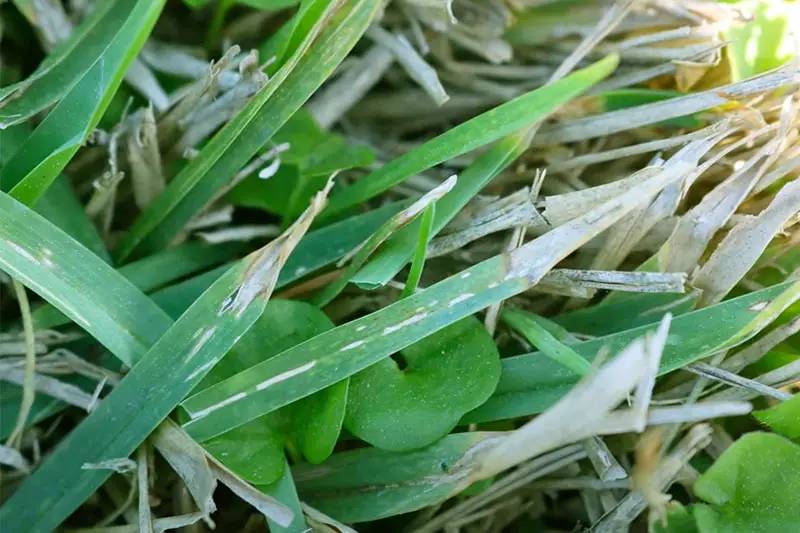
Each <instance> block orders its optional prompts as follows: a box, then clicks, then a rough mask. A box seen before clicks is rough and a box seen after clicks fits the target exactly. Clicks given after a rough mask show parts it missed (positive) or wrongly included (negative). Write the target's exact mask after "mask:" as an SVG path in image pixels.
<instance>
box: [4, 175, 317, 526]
mask: <svg viewBox="0 0 800 533" xmlns="http://www.w3.org/2000/svg"><path fill="white" fill-rule="evenodd" d="M329 188H330V186H329V187H327V188H326V189H325V190H324V191H323V192H321V193H320V194H318V195H317V197H316V198H315V200H314V202H313V203H312V205H311V207H309V209H308V210H307V211H306V213H305V214H304V215H303V216H302V217H301V218H300V219H299V220H298V221H297V222H296V223H295V224H294V225H293V226H292V227H291V228H290V229H289V230H288V231H287V232H286V233H285V234H284V235H283V236H282V237H281V238H279V239H276V240H275V241H273V242H272V243H270V244H268V245H267V246H265V247H264V248H262V249H261V250H258V251H256V252H254V253H253V254H251V255H250V256H248V257H247V258H246V259H245V260H244V261H242V262H241V263H239V264H237V265H236V266H234V267H233V268H231V269H230V270H229V271H228V272H227V273H226V274H225V275H224V276H222V278H220V279H219V280H217V282H216V283H214V285H212V286H211V288H209V289H208V291H206V292H205V293H204V295H203V296H202V297H201V298H200V299H199V300H198V301H197V302H195V303H194V305H192V307H191V308H190V309H189V310H188V311H187V312H186V313H184V315H183V316H182V317H181V318H180V319H179V320H178V321H177V322H175V324H174V325H173V326H172V327H171V328H169V330H168V331H167V332H166V333H165V334H164V335H163V336H162V337H161V338H160V339H159V340H158V342H156V343H155V344H153V346H152V348H151V349H150V350H149V351H148V352H147V354H146V355H145V356H144V357H143V358H142V359H141V360H140V361H139V363H138V364H136V365H135V366H134V367H133V368H132V369H131V371H130V373H128V374H127V375H126V376H125V378H124V379H123V380H122V382H121V383H120V384H119V385H118V386H117V387H116V388H115V389H114V391H113V392H112V393H111V394H110V395H108V396H107V397H106V398H105V399H104V400H103V402H102V403H101V404H100V406H99V407H98V408H97V410H95V411H93V412H92V413H91V414H90V415H89V416H88V417H87V418H86V419H85V420H84V421H83V422H81V424H80V425H78V427H77V428H76V429H75V430H74V431H73V432H72V433H70V435H69V436H68V437H67V438H66V439H64V440H63V441H62V442H61V445H60V446H59V447H58V449H57V450H56V451H55V452H54V453H53V454H52V455H51V456H50V457H49V458H48V460H47V461H45V462H44V463H43V464H42V465H41V466H40V467H39V469H38V470H37V471H36V473H35V474H34V475H32V476H31V477H29V478H28V479H27V480H26V481H25V483H24V484H23V485H22V486H21V487H20V489H19V490H18V491H17V492H16V493H15V494H14V495H13V496H12V497H11V499H10V500H9V501H8V502H6V504H5V505H4V506H3V507H2V508H0V521H2V523H3V524H4V525H5V526H6V527H9V528H10V529H11V530H12V531H20V532H25V533H28V532H30V533H33V532H42V533H45V532H48V531H51V530H52V529H53V528H55V527H56V526H57V525H58V524H60V523H61V521H63V520H64V519H65V518H66V517H67V516H69V514H70V513H71V512H72V511H73V510H74V509H75V508H76V507H78V505H80V504H81V503H82V502H83V501H84V500H85V499H86V498H87V497H89V495H91V494H92V492H94V491H95V490H96V489H97V487H99V486H100V485H101V484H102V483H103V481H105V479H106V478H107V477H108V476H109V474H110V472H108V471H104V470H91V471H86V470H83V469H82V465H84V464H85V463H91V462H96V461H97V460H98V459H102V458H108V457H127V456H128V455H130V454H131V453H132V452H133V451H134V450H135V449H136V447H137V446H139V444H141V442H142V441H143V440H144V439H145V438H146V437H147V436H148V435H149V434H150V433H151V432H152V431H153V430H154V429H155V428H156V427H157V426H158V424H159V423H160V422H161V421H162V420H163V419H164V418H166V416H167V415H168V414H169V413H170V411H172V410H173V409H174V408H175V406H176V405H177V404H178V402H180V400H181V398H183V397H184V396H185V395H186V394H187V393H188V392H189V391H191V390H192V388H194V387H195V386H196V385H197V384H198V383H199V382H200V380H201V379H202V378H203V376H205V374H206V373H207V372H208V371H209V370H210V369H211V367H213V366H214V364H215V363H217V362H218V361H219V360H220V359H221V358H222V357H223V356H224V355H225V354H226V353H227V352H228V350H229V349H230V348H231V346H233V345H234V344H235V343H236V341H237V340H238V339H239V337H240V336H242V335H244V333H246V332H247V330H248V329H249V328H250V326H251V325H252V324H253V323H254V322H255V321H256V320H257V319H258V317H259V316H260V315H261V313H262V312H263V310H264V307H265V306H266V303H267V301H268V300H269V297H270V295H271V293H272V290H273V288H274V286H275V282H276V281H277V277H278V272H279V271H280V269H281V268H282V267H283V265H284V263H285V261H286V258H287V257H288V255H289V254H290V253H291V250H292V249H293V248H294V246H295V245H296V244H297V242H298V241H299V240H300V238H301V237H302V235H303V234H304V233H305V231H306V230H307V229H308V227H309V226H310V225H311V221H312V220H313V218H314V215H316V214H317V213H318V212H319V211H320V210H321V209H322V207H323V205H324V202H325V195H326V194H327V192H328V190H329ZM166 323H167V324H168V320H167V322H166ZM178 368H180V371H177V370H176V369H178ZM121 422H122V423H121ZM87 442H92V446H86V443H87ZM277 509H279V510H280V509H284V508H283V506H279V507H278V508H277ZM287 518H288V520H287ZM273 519H274V520H275V521H276V522H278V523H281V524H282V525H285V524H286V523H288V521H290V520H291V517H290V516H288V517H287V515H285V514H281V513H279V512H276V513H275V514H274V515H273Z"/></svg>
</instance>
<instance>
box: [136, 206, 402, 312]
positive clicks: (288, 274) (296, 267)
mask: <svg viewBox="0 0 800 533" xmlns="http://www.w3.org/2000/svg"><path fill="white" fill-rule="evenodd" d="M407 205H408V204H407V202H396V203H393V204H389V205H385V206H383V207H379V208H378V209H373V210H372V211H368V212H366V213H362V214H360V215H356V216H354V217H350V218H348V219H346V220H343V221H341V222H337V223H336V224H331V225H330V226H325V227H324V228H320V229H318V230H316V231H313V232H311V233H309V234H308V235H306V236H305V237H304V238H303V240H302V241H300V244H298V245H297V248H296V249H295V251H294V253H292V255H291V256H289V259H288V260H287V261H286V266H285V267H284V268H283V270H281V273H280V275H279V276H278V283H277V284H276V285H275V288H276V289H280V288H281V287H285V286H287V285H289V284H291V283H293V282H295V281H297V280H299V279H300V278H302V277H304V276H306V275H308V274H310V273H312V272H314V271H316V270H319V269H321V268H324V267H326V266H329V265H330V264H332V263H333V262H334V261H336V260H338V259H340V258H341V257H343V256H344V255H345V254H346V253H347V252H349V251H350V250H352V249H354V248H355V247H356V246H358V245H359V244H360V243H362V242H363V241H364V240H366V239H367V238H369V236H370V235H371V234H372V233H373V232H375V231H376V230H377V229H378V228H379V227H380V225H381V224H383V223H384V222H386V220H388V219H389V218H390V217H391V216H392V215H394V214H395V213H397V212H398V211H400V209H402V208H403V207H405V206H407ZM123 268H124V267H123ZM226 270H227V267H222V268H216V269H214V270H211V271H209V272H206V273H204V274H201V275H199V276H195V277H194V278H191V279H188V280H186V281H183V282H181V283H179V284H177V285H173V286H172V287H167V288H166V289H162V290H160V291H157V292H155V293H153V294H152V299H153V301H154V302H155V303H156V304H157V305H158V306H159V307H161V308H162V309H163V310H164V311H166V312H167V314H168V315H169V316H171V317H172V318H178V317H179V316H181V314H182V313H183V312H184V311H186V309H187V308H188V307H189V306H190V305H191V304H192V302H194V301H195V300H196V299H197V298H198V297H199V296H200V295H201V294H203V291H205V290H206V289H207V288H209V287H210V286H211V284H212V283H214V281H216V279H217V278H219V277H220V276H221V275H222V274H224V273H225V271H226Z"/></svg>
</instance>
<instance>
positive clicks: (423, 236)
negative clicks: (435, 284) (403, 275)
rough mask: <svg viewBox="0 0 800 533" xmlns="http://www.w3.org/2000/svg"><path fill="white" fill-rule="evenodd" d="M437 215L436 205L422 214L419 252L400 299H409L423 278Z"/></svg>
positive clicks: (418, 238)
mask: <svg viewBox="0 0 800 533" xmlns="http://www.w3.org/2000/svg"><path fill="white" fill-rule="evenodd" d="M435 214H436V204H431V205H430V206H428V208H427V209H425V212H424V213H422V220H421V221H420V228H419V237H417V251H416V252H414V260H413V261H412V262H411V269H410V270H409V272H408V279H407V280H406V285H405V287H403V292H402V294H401V295H400V298H407V297H408V296H411V295H412V294H414V291H416V290H417V286H418V285H419V280H420V278H421V277H422V269H423V267H424V266H425V255H426V254H427V251H428V243H429V242H430V240H431V237H432V235H431V228H432V226H433V216H434V215H435Z"/></svg>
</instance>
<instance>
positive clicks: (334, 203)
mask: <svg viewBox="0 0 800 533" xmlns="http://www.w3.org/2000/svg"><path fill="white" fill-rule="evenodd" d="M618 61H619V58H617V57H616V56H609V57H607V58H605V59H603V60H601V61H598V62H597V63H595V64H594V65H592V66H590V67H587V68H585V69H583V70H579V71H576V72H575V73H573V74H571V75H569V76H567V77H566V78H564V79H563V80H561V81H559V82H556V83H553V84H551V85H547V86H545V87H542V88H540V89H536V90H534V91H531V92H530V93H527V94H525V95H523V96H520V97H518V98H516V99H514V100H511V101H510V102H506V103H504V104H502V105H500V106H498V107H496V108H494V109H492V110H490V111H487V112H486V113H483V114H482V115H479V116H477V117H475V118H473V119H471V120H469V121H467V122H465V123H464V124H460V125H458V126H456V127H455V128H453V129H451V130H449V131H447V132H446V133H443V134H442V135H439V136H438V137H436V138H434V139H431V140H430V141H428V142H426V143H425V144H423V145H422V146H420V147H419V148H417V149H415V150H412V151H411V152H408V153H407V154H404V155H402V156H400V157H398V158H396V159H393V160H392V161H391V162H389V163H387V164H386V165H384V166H383V167H381V168H380V169H378V170H376V171H375V172H373V173H372V174H369V175H368V176H365V177H363V178H361V179H360V180H359V181H357V182H356V183H354V184H353V185H351V186H349V187H347V188H346V189H344V190H342V191H341V192H339V193H337V194H335V195H333V196H332V197H331V204H330V207H328V210H327V212H326V214H327V215H328V216H331V215H334V214H336V213H338V212H340V211H342V210H344V209H347V208H349V207H352V206H354V205H358V204H359V203H361V202H363V201H365V200H369V199H370V198H373V197H375V196H376V195H378V194H380V193H382V192H384V191H386V190H388V189H390V188H391V187H393V186H395V185H397V184H398V183H401V182H402V181H403V180H405V179H407V178H409V177H410V176H413V175H414V174H418V173H420V172H422V171H423V170H425V169H428V168H431V167H433V166H435V165H438V164H439V163H442V162H444V161H447V160H448V159H452V158H453V157H455V156H458V155H461V154H463V153H466V152H469V151H471V150H474V149H475V148H479V147H481V146H484V145H486V144H489V143H491V142H494V141H496V140H498V139H501V138H503V137H505V136H507V135H510V134H512V133H514V132H515V131H518V130H520V129H522V128H524V127H525V126H528V125H530V124H531V123H532V122H535V121H537V120H541V119H543V118H545V117H547V116H548V115H549V114H550V113H552V112H553V111H555V110H556V109H558V107H559V106H561V105H562V104H564V103H566V102H569V101H570V100H571V99H572V98H574V97H575V96H577V95H579V94H581V93H582V92H583V91H585V90H586V89H588V88H589V87H591V86H592V85H594V84H595V83H597V82H598V81H599V80H601V79H603V78H605V77H606V76H608V74H610V73H611V72H612V71H613V70H614V69H615V68H616V67H617V63H618ZM412 250H413V248H412Z"/></svg>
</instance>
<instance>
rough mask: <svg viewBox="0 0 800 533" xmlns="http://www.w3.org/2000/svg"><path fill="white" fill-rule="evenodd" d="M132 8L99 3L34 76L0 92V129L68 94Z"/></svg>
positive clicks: (118, 1)
mask: <svg viewBox="0 0 800 533" xmlns="http://www.w3.org/2000/svg"><path fill="white" fill-rule="evenodd" d="M133 6H134V3H133V2H132V1H130V0H114V1H109V2H102V3H101V4H99V5H98V6H96V9H95V10H94V11H93V12H92V13H91V14H90V15H89V16H88V17H86V19H85V20H84V21H83V23H82V24H80V25H79V26H78V27H77V28H76V29H75V30H74V31H73V32H72V34H70V36H69V38H68V39H67V40H66V41H64V42H62V43H61V44H60V45H59V46H58V47H57V48H56V49H55V50H54V51H53V53H51V54H50V55H49V56H47V57H46V58H45V59H44V61H42V63H41V65H39V67H38V68H37V69H36V71H34V72H33V74H31V75H30V76H28V77H27V78H26V79H24V80H22V81H21V82H19V83H15V84H13V85H9V86H8V87H3V88H2V89H0V126H2V127H3V128H5V127H8V126H11V125H12V124H17V123H20V122H23V121H25V120H27V119H28V118H30V117H32V116H33V115H35V114H36V113H38V112H40V111H43V110H44V109H46V108H47V107H48V106H50V105H52V104H54V103H55V102H57V101H58V100H60V99H61V98H62V97H63V96H64V95H65V94H66V93H67V92H69V90H70V89H72V87H73V86H74V85H75V84H76V83H77V82H78V80H80V78H81V77H82V76H83V75H84V74H86V71H88V70H89V68H91V66H92V65H93V64H94V63H95V61H96V60H97V58H98V57H99V56H100V54H102V52H103V50H105V49H106V47H107V46H108V45H109V44H110V43H111V42H112V41H113V40H114V36H115V35H116V34H117V32H118V31H119V29H120V28H121V27H122V25H123V24H124V23H125V21H126V20H127V18H128V16H129V15H130V14H131V10H132V9H133ZM26 15H27V13H26ZM30 15H31V16H33V15H34V13H33V11H30Z"/></svg>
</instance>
